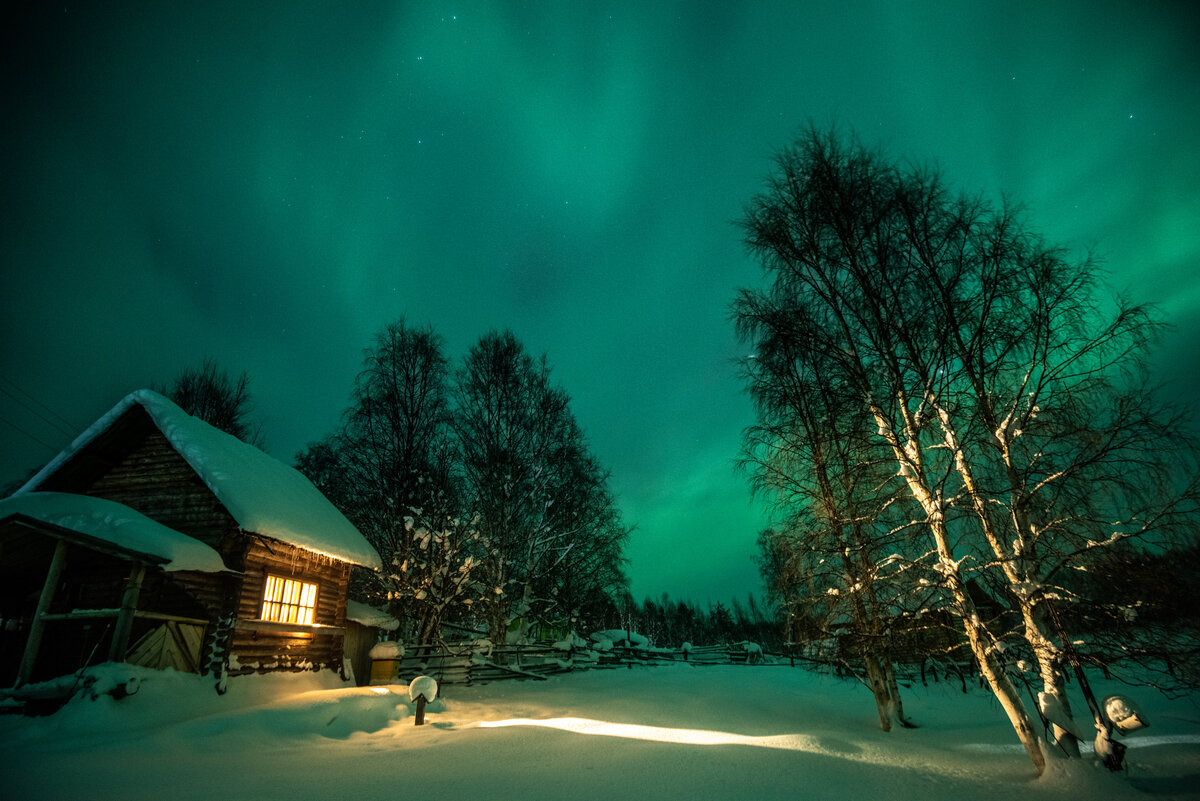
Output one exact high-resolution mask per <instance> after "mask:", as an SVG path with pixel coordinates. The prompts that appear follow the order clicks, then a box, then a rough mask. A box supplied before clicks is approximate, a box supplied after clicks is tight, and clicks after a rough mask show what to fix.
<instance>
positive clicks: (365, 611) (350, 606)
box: [346, 600, 400, 631]
mask: <svg viewBox="0 0 1200 801" xmlns="http://www.w3.org/2000/svg"><path fill="white" fill-rule="evenodd" d="M346 620H352V621H354V622H355V623H358V624H360V625H363V626H374V627H375V628H377V629H383V630H384V631H395V630H396V629H398V628H400V621H399V620H396V618H394V617H392V616H391V615H389V614H388V613H387V612H384V611H383V610H381V609H376V608H375V607H373V606H367V605H366V604H364V603H361V602H359V601H352V600H347V601H346Z"/></svg>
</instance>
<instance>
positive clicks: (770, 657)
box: [370, 643, 786, 684]
mask: <svg viewBox="0 0 1200 801" xmlns="http://www.w3.org/2000/svg"><path fill="white" fill-rule="evenodd" d="M778 659H786V657H783V656H781V655H779V654H764V653H763V652H762V651H761V650H760V649H759V648H758V646H755V645H752V644H747V643H734V644H732V645H710V646H698V647H691V648H688V649H686V650H685V649H679V648H676V649H667V648H648V647H637V646H632V647H631V646H624V645H615V646H613V647H612V648H611V649H607V650H603V651H601V650H595V649H589V648H574V649H571V650H561V649H557V648H553V647H551V646H548V645H544V644H536V645H509V646H504V647H502V648H491V649H489V650H486V651H480V650H477V649H476V648H474V647H472V646H471V645H470V644H463V645H452V644H451V645H443V644H439V645H418V646H410V647H408V648H406V649H405V652H404V656H403V657H402V658H400V659H394V660H393V659H382V660H373V661H372V665H371V672H370V683H371V684H391V683H407V682H409V681H411V680H412V679H414V678H416V677H417V676H421V675H424V676H432V677H433V678H435V679H437V680H438V683H439V684H472V683H476V682H488V681H497V680H500V679H534V680H538V679H545V678H546V677H547V676H550V675H553V674H556V673H566V672H570V671H574V670H594V669H613V668H632V667H633V666H634V665H651V664H661V663H666V662H686V663H690V664H694V665H736V664H741V665H745V664H755V663H766V662H769V661H775V660H778Z"/></svg>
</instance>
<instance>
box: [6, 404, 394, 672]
mask: <svg viewBox="0 0 1200 801" xmlns="http://www.w3.org/2000/svg"><path fill="white" fill-rule="evenodd" d="M379 566H380V563H379V555H378V554H377V553H376V552H375V550H374V549H373V548H372V547H371V546H370V545H369V544H368V543H367V541H366V540H365V539H364V538H363V536H362V534H361V533H359V532H358V530H357V529H355V528H354V526H353V525H351V523H350V522H349V521H348V520H347V519H346V518H345V517H344V516H343V515H342V514H341V513H340V512H339V511H338V510H337V509H336V508H334V506H333V505H332V504H331V503H330V502H329V501H328V500H327V499H326V498H325V497H324V496H323V495H321V493H320V492H319V491H318V490H317V489H316V488H315V487H314V486H313V485H312V484H311V483H310V482H309V481H308V480H307V479H306V478H305V477H304V476H302V475H301V474H300V473H299V472H297V471H296V470H294V469H292V468H291V467H289V466H287V465H285V464H283V463H281V462H279V461H277V460H276V459H274V458H272V457H271V456H269V455H267V454H266V453H264V452H262V451H260V450H258V449H257V448H255V447H253V446H251V445H248V444H246V443H244V442H241V441H240V440H238V439H236V438H234V437H232V436H230V435H228V434H226V433H224V432H222V431H219V430H217V429H215V428H213V427H212V426H210V425H208V424H207V423H204V422H203V421H201V420H198V419H197V418H194V417H191V416H190V415H188V414H186V413H184V412H183V411H182V410H181V409H180V408H179V407H178V406H176V405H175V404H173V403H172V402H171V401H169V400H167V399H166V398H164V397H162V396H161V395H158V394H157V393H154V392H151V391H149V390H140V391H138V392H134V393H133V394H131V395H129V396H128V397H126V398H125V399H124V400H122V401H121V402H120V403H118V404H117V405H116V406H115V407H114V408H113V409H112V411H110V412H109V413H108V414H106V415H105V416H104V417H102V418H101V419H100V420H99V421H97V422H96V423H95V424H94V425H92V426H91V427H90V428H89V429H88V430H87V431H85V432H84V433H83V434H82V435H81V436H80V437H79V438H78V439H76V441H75V442H74V443H72V445H71V446H70V447H68V448H67V450H65V451H64V452H63V453H61V454H60V455H59V456H58V457H57V458H55V459H54V460H53V461H52V462H51V463H50V464H48V465H47V466H46V467H45V468H43V469H42V470H41V471H40V472H39V473H38V474H37V475H35V476H34V477H33V478H32V479H30V481H29V482H28V483H26V484H25V485H24V486H23V487H22V488H21V489H19V490H18V491H17V492H16V493H15V494H14V495H13V496H12V497H10V498H7V499H5V500H2V501H0V686H7V685H8V684H12V686H14V687H19V686H21V685H24V684H27V683H30V682H37V681H40V680H43V679H48V678H51V677H55V676H61V675H66V674H70V673H72V672H74V671H76V670H78V669H79V668H80V667H82V666H85V665H89V664H95V663H97V662H103V661H106V660H107V661H124V662H129V663H134V664H139V665H146V666H150V667H159V668H163V667H172V668H175V669H177V670H185V671H194V672H199V673H202V674H211V675H213V676H214V677H216V678H218V680H219V682H221V685H220V686H221V688H223V681H224V677H225V676H226V675H229V674H234V675H236V674H240V673H249V672H255V671H258V672H265V671H272V670H307V669H312V670H317V669H329V670H336V671H338V672H339V673H342V675H343V676H344V675H345V669H344V667H343V656H344V637H345V625H346V600H347V599H346V592H347V585H348V583H349V578H350V571H351V570H352V569H355V568H356V567H361V568H367V569H378V568H379Z"/></svg>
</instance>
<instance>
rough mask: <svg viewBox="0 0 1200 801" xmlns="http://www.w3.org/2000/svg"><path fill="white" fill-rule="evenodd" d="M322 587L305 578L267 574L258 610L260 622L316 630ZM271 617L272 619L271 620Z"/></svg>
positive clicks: (264, 578)
mask: <svg viewBox="0 0 1200 801" xmlns="http://www.w3.org/2000/svg"><path fill="white" fill-rule="evenodd" d="M320 594H321V585H320V584H319V583H318V582H316V581H307V580H305V577H302V576H301V577H297V576H284V575H281V574H278V573H267V574H266V575H265V576H264V577H263V591H262V596H261V604H260V606H259V620H261V621H264V622H267V623H280V624H284V625H289V626H316V625H318V624H317V603H318V601H319V600H320ZM271 614H274V617H272V616H270V615H271Z"/></svg>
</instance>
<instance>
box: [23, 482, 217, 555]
mask: <svg viewBox="0 0 1200 801" xmlns="http://www.w3.org/2000/svg"><path fill="white" fill-rule="evenodd" d="M11 515H23V516H25V517H29V518H32V519H34V520H40V521H42V522H43V523H49V524H51V525H54V526H59V527H60V528H65V529H70V530H71V531H77V532H79V533H80V534H86V535H88V536H89V537H94V538H96V539H98V540H104V541H105V542H109V543H112V544H113V545H118V546H120V547H121V548H124V549H126V550H130V551H136V552H138V553H140V554H145V555H147V556H151V557H157V559H160V560H165V562H166V563H165V564H164V565H163V566H162V567H163V569H164V570H205V571H209V572H216V571H220V570H225V563H224V562H223V561H221V555H220V554H219V553H217V552H216V551H215V550H213V549H212V548H210V547H209V546H207V545H205V544H204V543H203V542H201V541H200V540H198V539H196V538H194V537H189V536H188V535H187V534H183V533H180V532H178V531H176V530H175V529H173V528H167V527H166V526H164V525H163V524H162V523H159V522H157V521H155V520H151V519H150V518H148V517H146V516H145V515H144V514H142V513H141V512H139V511H137V510H135V509H130V508H129V507H128V506H125V505H124V504H121V503H117V502H116V501H110V500H107V499H105V498H93V497H91V496H89V495H75V494H73V493H69V492H29V493H25V494H22V495H14V496H12V497H11V498H5V499H4V500H0V519H4V518H6V517H9V516H11Z"/></svg>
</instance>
